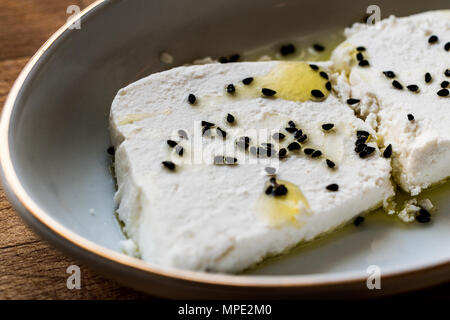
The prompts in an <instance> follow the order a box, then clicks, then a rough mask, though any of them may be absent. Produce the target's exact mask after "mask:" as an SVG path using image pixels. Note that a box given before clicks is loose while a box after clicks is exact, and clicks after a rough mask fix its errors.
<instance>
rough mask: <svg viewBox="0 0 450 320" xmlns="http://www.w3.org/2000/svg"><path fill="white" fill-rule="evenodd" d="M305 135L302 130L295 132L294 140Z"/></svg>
mask: <svg viewBox="0 0 450 320" xmlns="http://www.w3.org/2000/svg"><path fill="white" fill-rule="evenodd" d="M302 135H303V131H302V130H301V129H299V130H297V132H295V134H294V138H295V139H298V138H300V137H301V136H302Z"/></svg>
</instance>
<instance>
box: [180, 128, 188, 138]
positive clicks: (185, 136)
mask: <svg viewBox="0 0 450 320" xmlns="http://www.w3.org/2000/svg"><path fill="white" fill-rule="evenodd" d="M178 136H179V137H180V138H182V139H186V140H187V139H189V138H188V134H187V132H186V131H184V130H183V129H180V130H178Z"/></svg>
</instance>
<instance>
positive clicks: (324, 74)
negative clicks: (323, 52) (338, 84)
mask: <svg viewBox="0 0 450 320" xmlns="http://www.w3.org/2000/svg"><path fill="white" fill-rule="evenodd" d="M319 75H320V76H321V77H322V78H324V79H327V80H328V79H329V78H328V75H327V73H326V72H324V71H320V73H319Z"/></svg>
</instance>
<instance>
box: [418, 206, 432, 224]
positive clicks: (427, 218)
mask: <svg viewBox="0 0 450 320" xmlns="http://www.w3.org/2000/svg"><path fill="white" fill-rule="evenodd" d="M422 210H423V209H421V210H420V211H419V214H418V215H417V216H416V221H417V222H419V223H427V222H430V221H431V215H430V213H429V212H428V211H426V210H425V211H426V212H427V214H428V215H427V214H422V213H421V212H422Z"/></svg>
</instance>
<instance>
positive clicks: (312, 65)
mask: <svg viewBox="0 0 450 320" xmlns="http://www.w3.org/2000/svg"><path fill="white" fill-rule="evenodd" d="M309 66H310V68H311V69H313V70H314V71H317V70H319V67H318V66H317V65H315V64H310V65H309Z"/></svg>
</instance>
